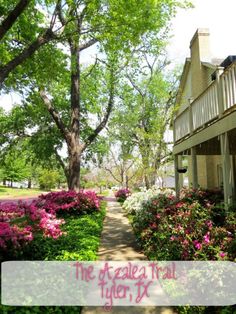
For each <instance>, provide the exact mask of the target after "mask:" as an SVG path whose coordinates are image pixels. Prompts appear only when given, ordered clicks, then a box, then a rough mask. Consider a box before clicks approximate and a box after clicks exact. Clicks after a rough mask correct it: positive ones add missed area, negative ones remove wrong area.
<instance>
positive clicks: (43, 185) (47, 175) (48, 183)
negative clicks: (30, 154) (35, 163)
mask: <svg viewBox="0 0 236 314" xmlns="http://www.w3.org/2000/svg"><path fill="white" fill-rule="evenodd" d="M59 179H60V174H59V173H58V171H56V170H49V169H43V170H41V171H40V174H39V177H38V182H39V187H40V189H42V190H51V189H54V188H55V187H56V186H57V185H58V182H59Z"/></svg>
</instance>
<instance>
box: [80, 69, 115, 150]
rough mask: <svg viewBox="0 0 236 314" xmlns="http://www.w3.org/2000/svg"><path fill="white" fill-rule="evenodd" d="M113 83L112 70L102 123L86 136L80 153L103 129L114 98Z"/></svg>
mask: <svg viewBox="0 0 236 314" xmlns="http://www.w3.org/2000/svg"><path fill="white" fill-rule="evenodd" d="M114 85H115V82H114V74H113V70H111V86H110V95H109V100H108V105H107V109H106V113H105V115H104V117H103V119H102V121H101V122H100V123H99V125H98V126H97V127H96V129H95V130H94V131H93V132H92V133H91V134H90V135H89V136H88V138H87V140H86V141H85V143H84V145H83V147H82V151H84V150H85V149H86V148H87V147H88V146H89V145H90V144H91V143H92V142H93V141H94V140H95V139H96V137H97V136H98V134H99V133H100V132H101V131H102V130H103V129H104V128H105V126H106V124H107V121H108V119H109V116H110V114H111V111H112V108H113V105H114V97H115V95H114V94H115V92H114V88H115V86H114Z"/></svg>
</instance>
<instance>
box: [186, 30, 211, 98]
mask: <svg viewBox="0 0 236 314" xmlns="http://www.w3.org/2000/svg"><path fill="white" fill-rule="evenodd" d="M209 37H210V33H209V29H207V28H199V29H197V31H196V33H195V34H194V36H193V38H192V40H191V42H190V50H191V73H192V97H193V99H195V98H196V97H197V96H199V94H201V93H202V92H203V90H204V89H205V88H206V87H207V86H206V84H207V83H206V80H207V73H206V70H205V69H204V67H203V66H202V63H201V62H204V61H205V62H209V61H210V59H211V52H210V40H209Z"/></svg>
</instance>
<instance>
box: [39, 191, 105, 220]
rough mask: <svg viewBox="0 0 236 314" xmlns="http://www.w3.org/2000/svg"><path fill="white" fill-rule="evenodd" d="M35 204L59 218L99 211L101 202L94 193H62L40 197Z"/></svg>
mask: <svg viewBox="0 0 236 314" xmlns="http://www.w3.org/2000/svg"><path fill="white" fill-rule="evenodd" d="M35 204H36V206H37V207H40V208H44V209H45V210H46V211H47V212H49V213H51V214H57V215H59V216H63V215H66V214H70V215H71V214H75V215H80V214H84V213H90V212H93V211H95V210H99V206H100V200H99V197H98V196H97V195H96V193H95V192H93V191H81V192H75V191H60V192H52V193H48V194H42V195H40V196H39V197H38V199H37V200H36V201H35Z"/></svg>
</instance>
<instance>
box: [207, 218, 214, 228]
mask: <svg viewBox="0 0 236 314" xmlns="http://www.w3.org/2000/svg"><path fill="white" fill-rule="evenodd" d="M206 225H207V226H208V228H209V229H212V226H213V224H212V221H211V220H207V221H206Z"/></svg>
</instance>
